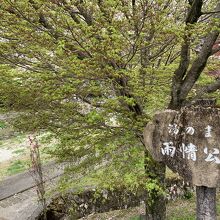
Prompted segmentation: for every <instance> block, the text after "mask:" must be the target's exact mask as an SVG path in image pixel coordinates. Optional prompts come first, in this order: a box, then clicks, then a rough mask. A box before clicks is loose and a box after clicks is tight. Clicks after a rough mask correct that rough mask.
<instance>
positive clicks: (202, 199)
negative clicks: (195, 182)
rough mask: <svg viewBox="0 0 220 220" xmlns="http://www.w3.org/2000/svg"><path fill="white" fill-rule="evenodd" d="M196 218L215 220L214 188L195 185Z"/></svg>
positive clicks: (199, 219)
mask: <svg viewBox="0 0 220 220" xmlns="http://www.w3.org/2000/svg"><path fill="white" fill-rule="evenodd" d="M196 196H197V218H196V219H197V220H216V219H217V217H216V188H208V187H206V186H196Z"/></svg>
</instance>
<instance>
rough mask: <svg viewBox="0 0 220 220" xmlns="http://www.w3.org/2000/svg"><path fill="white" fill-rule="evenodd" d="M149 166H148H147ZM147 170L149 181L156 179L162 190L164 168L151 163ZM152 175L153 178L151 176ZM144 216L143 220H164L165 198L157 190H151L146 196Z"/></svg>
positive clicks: (160, 163) (154, 162)
mask: <svg viewBox="0 0 220 220" xmlns="http://www.w3.org/2000/svg"><path fill="white" fill-rule="evenodd" d="M148 166H149V165H148ZM148 168H149V170H148V171H146V173H147V175H148V176H149V178H151V179H154V180H155V179H156V180H157V183H158V184H160V186H161V187H162V188H164V184H165V171H166V166H165V164H164V163H162V162H156V161H152V163H150V166H149V167H148ZM151 173H152V175H153V176H154V177H153V176H151ZM145 205H146V215H145V220H165V219H166V198H165V196H164V194H162V193H161V192H159V191H158V190H151V191H148V192H147V195H146V201H145Z"/></svg>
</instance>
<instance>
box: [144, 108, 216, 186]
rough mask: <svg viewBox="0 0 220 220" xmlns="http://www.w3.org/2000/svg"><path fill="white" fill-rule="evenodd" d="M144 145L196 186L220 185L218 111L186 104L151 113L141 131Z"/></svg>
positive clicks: (153, 154)
mask: <svg viewBox="0 0 220 220" xmlns="http://www.w3.org/2000/svg"><path fill="white" fill-rule="evenodd" d="M144 140H145V146H146V147H147V149H148V150H149V151H150V153H151V154H152V156H153V157H154V159H155V160H157V161H163V162H164V163H165V164H166V165H167V166H168V167H169V168H170V169H171V170H173V171H174V172H178V173H179V174H180V175H181V176H182V177H183V178H184V179H185V180H186V181H189V182H191V183H192V184H194V185H196V186H206V187H210V188H211V187H217V186H219V185H220V110H219V109H217V108H203V107H190V108H183V109H181V111H173V110H166V111H163V112H159V113H157V114H156V115H155V117H154V119H153V121H152V123H149V124H148V125H147V127H146V128H145V131H144Z"/></svg>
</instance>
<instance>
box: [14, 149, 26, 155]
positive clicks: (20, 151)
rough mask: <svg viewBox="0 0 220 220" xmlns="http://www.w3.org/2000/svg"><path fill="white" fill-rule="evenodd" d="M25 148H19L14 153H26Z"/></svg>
mask: <svg viewBox="0 0 220 220" xmlns="http://www.w3.org/2000/svg"><path fill="white" fill-rule="evenodd" d="M24 151H25V149H18V150H14V151H13V152H12V153H13V154H21V153H24Z"/></svg>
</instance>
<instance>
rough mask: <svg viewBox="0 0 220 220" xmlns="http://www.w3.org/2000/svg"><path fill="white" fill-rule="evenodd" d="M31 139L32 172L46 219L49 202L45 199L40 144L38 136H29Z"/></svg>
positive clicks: (44, 218)
mask: <svg viewBox="0 0 220 220" xmlns="http://www.w3.org/2000/svg"><path fill="white" fill-rule="evenodd" d="M29 141H30V158H31V168H30V173H31V175H32V177H33V178H34V180H35V182H36V186H37V195H38V199H39V202H41V204H42V207H43V220H46V219H47V204H46V199H45V187H44V180H43V172H42V161H41V158H40V150H39V144H38V141H37V139H36V137H31V136H29Z"/></svg>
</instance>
